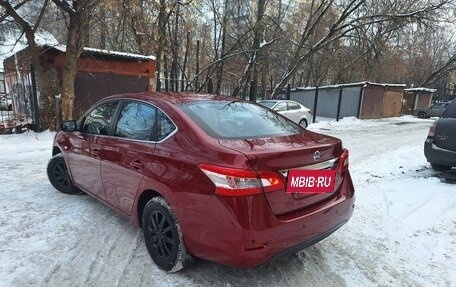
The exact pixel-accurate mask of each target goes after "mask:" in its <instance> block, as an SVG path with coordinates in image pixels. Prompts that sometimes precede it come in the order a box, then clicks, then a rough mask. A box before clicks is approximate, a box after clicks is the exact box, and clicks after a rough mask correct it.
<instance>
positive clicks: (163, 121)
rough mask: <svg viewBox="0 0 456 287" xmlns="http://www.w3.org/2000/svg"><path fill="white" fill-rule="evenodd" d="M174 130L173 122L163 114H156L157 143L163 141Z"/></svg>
mask: <svg viewBox="0 0 456 287" xmlns="http://www.w3.org/2000/svg"><path fill="white" fill-rule="evenodd" d="M175 130H176V126H175V125H174V124H173V122H172V121H171V120H170V119H169V118H168V117H167V116H166V115H165V113H163V112H162V111H160V110H158V112H157V141H161V140H164V139H165V138H167V137H168V136H169V135H170V134H172V133H173V132H174V131H175Z"/></svg>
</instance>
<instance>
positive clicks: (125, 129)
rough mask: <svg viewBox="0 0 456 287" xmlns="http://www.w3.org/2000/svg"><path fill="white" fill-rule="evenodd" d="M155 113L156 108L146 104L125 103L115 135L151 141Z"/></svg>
mask: <svg viewBox="0 0 456 287" xmlns="http://www.w3.org/2000/svg"><path fill="white" fill-rule="evenodd" d="M155 113H156V109H155V108H154V107H152V106H150V105H147V104H144V103H138V102H126V103H124V105H123V106H122V109H121V111H120V114H119V119H118V121H117V125H116V130H115V132H114V135H115V136H118V137H122V138H128V139H135V140H144V141H147V140H151V139H152V138H153V130H154V123H155Z"/></svg>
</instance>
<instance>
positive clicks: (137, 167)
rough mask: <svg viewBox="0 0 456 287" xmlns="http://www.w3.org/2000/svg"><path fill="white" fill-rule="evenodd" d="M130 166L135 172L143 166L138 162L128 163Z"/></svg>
mask: <svg viewBox="0 0 456 287" xmlns="http://www.w3.org/2000/svg"><path fill="white" fill-rule="evenodd" d="M130 166H132V167H133V168H134V169H136V170H140V169H144V164H143V163H142V162H140V161H139V160H135V161H132V162H130Z"/></svg>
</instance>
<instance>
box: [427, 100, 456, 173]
mask: <svg viewBox="0 0 456 287" xmlns="http://www.w3.org/2000/svg"><path fill="white" fill-rule="evenodd" d="M424 155H425V156H426V159H427V161H428V162H430V163H431V165H432V168H433V169H435V170H449V169H451V167H454V166H456V100H453V102H452V103H451V104H450V106H449V107H448V108H447V109H446V110H445V112H444V113H443V115H442V117H441V118H439V119H438V120H437V121H435V122H434V124H433V125H432V126H431V128H430V129H429V134H428V137H427V139H426V141H425V143H424Z"/></svg>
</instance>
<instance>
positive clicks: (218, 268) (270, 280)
mask: <svg viewBox="0 0 456 287" xmlns="http://www.w3.org/2000/svg"><path fill="white" fill-rule="evenodd" d="M321 249H324V248H323V247H322V246H321V245H320V244H316V245H314V246H311V247H309V248H306V249H305V250H301V251H299V252H297V253H295V254H289V255H284V256H279V257H277V258H274V259H272V260H271V261H269V262H267V263H266V264H264V265H261V266H258V267H255V268H249V269H238V268H234V267H228V266H223V265H219V264H217V263H212V262H209V261H205V260H202V259H199V258H193V261H192V262H191V263H190V266H188V268H186V269H185V270H183V271H182V275H184V276H185V277H187V278H191V281H192V282H193V283H195V284H197V285H208V286H209V285H210V286H218V285H221V286H267V285H269V286H285V285H288V286H301V284H302V281H303V280H304V279H305V280H306V281H307V283H309V284H310V285H309V286H316V285H319V283H321V282H320V281H321V274H326V276H327V277H326V278H327V279H326V280H327V281H329V282H331V283H333V284H331V285H334V286H341V285H345V281H344V279H343V278H342V277H341V276H340V275H339V274H337V273H333V272H331V271H329V270H328V269H330V268H329V267H328V266H327V262H326V260H325V259H324V255H323V254H322V253H321V251H322V250H321ZM323 251H324V250H323Z"/></svg>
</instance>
